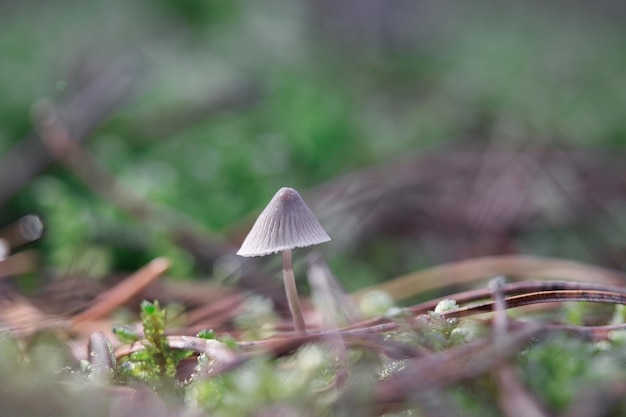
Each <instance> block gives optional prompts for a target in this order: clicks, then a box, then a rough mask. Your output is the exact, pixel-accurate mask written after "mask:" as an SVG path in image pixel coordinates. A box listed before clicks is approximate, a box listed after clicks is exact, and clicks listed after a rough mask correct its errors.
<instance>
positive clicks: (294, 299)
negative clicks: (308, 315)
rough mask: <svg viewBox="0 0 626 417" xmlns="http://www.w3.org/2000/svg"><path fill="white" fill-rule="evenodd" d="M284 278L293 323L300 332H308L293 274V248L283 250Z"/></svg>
mask: <svg viewBox="0 0 626 417" xmlns="http://www.w3.org/2000/svg"><path fill="white" fill-rule="evenodd" d="M283 278H284V280H285V292H286V293H287V303H289V309H290V310H291V315H292V317H293V325H294V327H295V328H296V331H297V332H299V333H306V327H305V325H304V318H303V317H302V309H301V308H300V298H298V288H297V287H296V278H295V277H294V275H293V263H292V260H291V249H286V250H284V251H283Z"/></svg>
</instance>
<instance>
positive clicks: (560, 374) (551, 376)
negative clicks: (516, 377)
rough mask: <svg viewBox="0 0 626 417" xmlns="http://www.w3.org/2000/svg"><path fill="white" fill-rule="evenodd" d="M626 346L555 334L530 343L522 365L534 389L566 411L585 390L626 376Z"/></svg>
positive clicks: (525, 375) (525, 377) (547, 401)
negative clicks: (624, 356)
mask: <svg viewBox="0 0 626 417" xmlns="http://www.w3.org/2000/svg"><path fill="white" fill-rule="evenodd" d="M622 349H623V347H620V346H618V345H615V346H611V345H604V346H603V345H594V344H592V343H589V342H586V341H583V340H581V339H579V338H575V337H570V336H566V335H563V334H561V335H554V336H549V337H548V338H547V339H546V340H543V341H541V342H539V343H535V344H533V345H532V346H530V347H529V348H528V349H527V350H526V351H524V352H523V354H522V355H521V356H520V359H519V364H520V366H521V369H522V372H523V375H524V379H525V380H526V382H527V384H528V386H529V387H530V388H531V389H532V391H533V392H534V393H535V394H536V395H537V396H539V398H541V399H542V400H543V401H544V402H545V403H546V404H547V405H548V406H550V407H551V408H552V409H554V410H563V409H564V408H565V407H567V406H568V405H569V404H570V403H571V401H572V400H573V399H574V398H576V397H577V396H578V395H580V394H582V393H584V392H585V391H587V390H591V389H593V388H598V387H601V386H607V385H610V384H611V381H614V380H616V379H617V378H623V376H624V375H623V365H622V364H623V363H624V362H623V360H622V359H620V356H622V355H621V354H620V351H621V350H622Z"/></svg>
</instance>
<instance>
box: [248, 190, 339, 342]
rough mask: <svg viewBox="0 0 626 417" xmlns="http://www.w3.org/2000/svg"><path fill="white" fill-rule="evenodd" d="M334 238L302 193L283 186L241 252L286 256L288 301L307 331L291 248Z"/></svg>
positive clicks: (298, 326)
mask: <svg viewBox="0 0 626 417" xmlns="http://www.w3.org/2000/svg"><path fill="white" fill-rule="evenodd" d="M329 240H330V237H329V236H328V234H327V233H326V231H325V230H324V228H323V227H322V225H321V224H320V222H319V221H318V220H317V218H316V217H315V215H314V214H313V212H312V211H311V209H310V208H309V206H307V205H306V203H305V202H304V200H303V199H302V197H300V194H298V192H297V191H296V190H294V189H293V188H288V187H283V188H281V189H280V190H278V192H277V193H276V194H275V195H274V197H273V198H272V200H271V201H270V202H269V204H268V205H267V207H265V210H263V212H262V213H261V214H260V215H259V217H258V218H257V220H256V222H255V223H254V226H252V229H251V230H250V232H249V233H248V236H246V239H245V240H244V241H243V244H242V245H241V248H240V249H239V251H238V252H237V255H240V256H247V257H249V256H265V255H270V254H273V253H277V252H282V255H283V278H284V281H285V292H286V293H287V302H288V303H289V309H290V310H291V314H292V316H293V323H294V327H295V329H296V331H298V332H301V333H305V332H306V329H305V324H304V319H303V317H302V309H301V308H300V300H299V298H298V290H297V288H296V280H295V278H294V274H293V264H292V258H291V250H292V249H295V248H303V247H306V246H311V245H317V244H319V243H324V242H328V241H329Z"/></svg>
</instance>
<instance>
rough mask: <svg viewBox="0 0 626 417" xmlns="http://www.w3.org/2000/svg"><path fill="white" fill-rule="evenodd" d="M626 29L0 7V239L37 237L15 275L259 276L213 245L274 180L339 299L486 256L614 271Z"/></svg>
mask: <svg viewBox="0 0 626 417" xmlns="http://www.w3.org/2000/svg"><path fill="white" fill-rule="evenodd" d="M625 19H626V6H625V5H624V4H623V3H622V2H619V1H597V2H593V3H589V2H583V1H567V2H566V1H554V2H549V3H547V4H546V3H545V2H540V1H522V2H520V1H515V2H513V1H488V0H481V1H473V2H462V1H451V2H441V1H409V0H395V1H389V0H290V1H286V0H267V1H256V0H232V1H222V0H137V1H122V0H92V1H89V2H82V1H73V0H50V1H35V0H26V1H21V2H15V1H0V227H4V229H2V231H0V237H4V238H5V239H8V237H7V236H9V235H11V233H14V232H15V228H16V227H18V229H19V228H20V227H21V229H20V230H22V231H23V229H24V227H26V228H28V224H27V225H26V226H24V225H23V224H22V225H21V226H19V223H15V222H16V221H18V219H20V218H23V216H25V215H26V214H29V213H34V214H37V215H39V216H41V218H42V219H43V222H44V224H45V228H46V233H45V235H44V238H43V239H41V240H40V241H38V242H37V243H36V244H34V245H30V246H27V247H26V249H27V250H26V251H24V253H26V252H28V256H25V257H24V258H23V259H22V261H21V262H22V263H21V264H20V266H19V268H18V267H16V268H17V269H16V271H15V272H13V273H14V274H17V273H19V274H20V275H22V279H21V280H20V281H19V283H18V284H17V285H19V286H21V287H22V288H23V289H25V290H32V289H36V288H38V287H39V286H41V285H42V284H43V283H44V282H45V279H46V278H45V276H44V277H42V274H40V273H39V271H51V272H50V273H51V274H52V275H53V276H57V277H58V276H60V277H72V276H90V277H95V278H98V277H103V276H106V275H109V274H111V273H113V272H118V271H134V270H136V269H137V268H139V267H140V266H142V265H144V264H145V263H146V262H148V261H149V260H150V259H153V258H154V257H157V256H168V257H170V258H171V259H172V260H173V267H172V270H171V272H170V275H172V276H173V277H176V278H189V277H194V278H202V279H211V280H214V281H217V282H223V281H226V282H231V283H232V282H235V283H240V284H241V285H243V286H246V285H248V286H250V287H254V286H255V285H257V286H258V285H266V284H263V283H259V281H258V280H257V281H255V277H256V275H258V273H257V272H258V271H260V270H261V269H259V268H257V267H258V265H259V263H258V262H257V261H256V260H253V261H250V262H251V263H247V262H248V261H245V263H242V262H244V261H243V260H242V259H239V258H237V257H234V256H233V254H234V252H235V251H236V250H237V248H238V246H239V244H240V243H241V241H242V240H243V237H245V234H246V233H247V231H248V230H249V228H250V226H251V224H252V223H253V221H254V219H255V218H256V215H257V214H258V213H259V212H260V211H261V210H262V208H263V207H264V206H265V204H266V203H267V202H268V201H269V200H270V198H271V197H272V196H273V194H274V193H275V192H276V190H278V189H279V188H280V187H282V186H290V187H294V188H296V189H298V190H299V191H300V192H301V193H302V195H303V197H304V199H305V200H306V201H307V202H308V203H309V205H310V206H311V208H312V209H313V211H314V212H315V213H316V214H317V215H318V216H319V218H320V221H321V223H322V224H323V225H324V226H325V227H326V228H327V230H328V233H329V234H330V235H331V237H332V238H333V241H332V242H330V243H328V244H325V245H322V246H320V247H318V248H315V250H319V251H320V252H322V253H323V254H324V255H325V257H326V259H327V260H328V262H329V264H330V266H331V268H332V270H333V271H334V273H335V274H336V275H337V277H338V279H339V280H340V281H341V282H342V283H343V284H344V285H345V287H346V288H347V289H348V290H355V289H358V288H361V287H364V286H368V285H372V284H374V283H377V282H380V281H384V280H386V279H389V278H392V277H394V276H397V275H400V274H404V273H408V272H411V271H414V270H416V269H419V268H424V267H428V266H433V265H437V264H441V263H445V262H451V261H455V260H460V259H467V258H471V257H476V256H487V255H496V254H533V255H542V256H550V257H561V258H568V259H576V260H582V261H588V262H593V263H596V264H600V265H604V266H608V267H612V268H618V269H623V268H624V266H626V234H625V233H624V232H625V231H626V158H625V156H626V155H625V154H624V147H625V146H626V117H624V110H625V109H626V76H625V69H626V25H624V22H625ZM30 219H31V221H32V218H30ZM27 223H28V222H27ZM16 225H17V226H16ZM31 227H35V228H37V226H36V225H35V226H32V225H31ZM9 240H10V239H9ZM305 252H306V251H304V250H303V251H297V252H296V254H295V258H296V260H299V262H300V264H302V262H303V259H304V256H303V255H304V253H305ZM270 258H271V257H270ZM275 258H278V257H275ZM259 262H264V263H265V262H269V264H270V265H274V266H275V263H276V262H278V259H276V260H274V259H268V260H267V261H265V260H261V261H259ZM244 267H247V268H248V269H247V270H245V269H244V270H242V268H244ZM5 268H7V267H6V266H5ZM242 271H243V272H242ZM246 271H247V272H246ZM7 274H9V272H7V271H4V272H3V275H7ZM237 278H239V281H237Z"/></svg>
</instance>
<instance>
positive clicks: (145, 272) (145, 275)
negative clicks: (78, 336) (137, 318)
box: [71, 258, 170, 327]
mask: <svg viewBox="0 0 626 417" xmlns="http://www.w3.org/2000/svg"><path fill="white" fill-rule="evenodd" d="M169 266H170V262H169V261H168V260H167V259H166V258H156V259H154V260H153V261H152V262H150V263H149V264H147V265H146V266H144V267H143V268H141V269H139V270H138V271H137V272H135V273H134V274H132V275H131V276H129V277H128V278H126V279H125V280H123V281H122V282H120V283H119V284H117V285H116V286H114V287H113V288H111V289H110V290H108V291H106V292H104V293H102V294H100V296H99V297H98V298H96V303H95V304H94V305H92V306H91V307H89V308H88V309H87V310H85V311H83V312H81V313H78V314H77V315H75V316H74V317H72V318H71V323H72V327H77V326H78V325H80V324H82V323H84V322H86V321H90V320H97V319H100V318H102V317H105V316H106V315H108V314H110V313H111V312H112V311H113V310H115V309H116V308H117V307H119V306H120V305H122V304H124V303H125V302H127V301H128V300H130V299H131V298H132V297H133V296H135V295H136V294H137V293H138V292H140V291H141V290H143V289H144V288H145V287H147V286H148V285H150V284H151V283H152V282H153V281H154V280H155V279H157V278H158V277H159V276H160V275H162V274H163V273H164V272H165V271H167V269H168V268H169Z"/></svg>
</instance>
